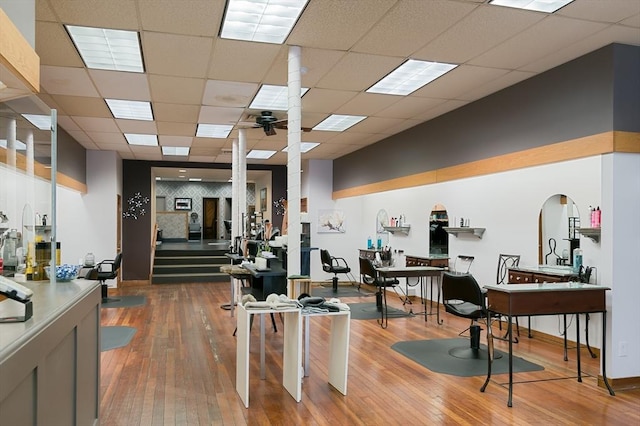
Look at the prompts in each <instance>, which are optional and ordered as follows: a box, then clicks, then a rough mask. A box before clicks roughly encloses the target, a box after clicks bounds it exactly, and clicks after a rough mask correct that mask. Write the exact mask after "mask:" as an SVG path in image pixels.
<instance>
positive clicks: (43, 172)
mask: <svg viewBox="0 0 640 426" xmlns="http://www.w3.org/2000/svg"><path fill="white" fill-rule="evenodd" d="M7 157H8V156H7V150H6V149H5V148H1V147H0V163H2V164H8V163H7V161H8V159H7ZM16 168H17V169H19V170H22V171H23V172H26V170H27V157H26V156H25V155H23V154H20V153H16ZM33 174H34V175H35V176H37V177H39V178H41V179H44V180H48V181H51V169H50V168H48V167H45V166H44V165H43V164H41V163H38V162H37V161H34V163H33ZM56 179H57V183H58V185H60V186H64V187H65V188H69V189H72V190H74V191H78V192H80V193H82V194H86V193H87V191H88V190H87V184H86V183H82V182H80V181H77V180H75V179H73V178H70V177H69V176H67V175H65V174H63V173H60V172H58V173H57V174H56Z"/></svg>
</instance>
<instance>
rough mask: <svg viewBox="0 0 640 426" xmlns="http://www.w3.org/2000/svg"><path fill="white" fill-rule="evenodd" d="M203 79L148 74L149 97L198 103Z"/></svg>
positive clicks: (180, 102)
mask: <svg viewBox="0 0 640 426" xmlns="http://www.w3.org/2000/svg"><path fill="white" fill-rule="evenodd" d="M204 84H205V80H204V79H199V78H198V79H196V78H184V77H182V78H181V77H170V76H164V75H149V88H150V89H151V97H152V99H153V101H154V103H155V102H164V103H169V104H171V103H174V104H191V105H200V101H201V100H202V91H203V90H204Z"/></svg>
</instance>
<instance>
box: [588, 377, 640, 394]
mask: <svg viewBox="0 0 640 426" xmlns="http://www.w3.org/2000/svg"><path fill="white" fill-rule="evenodd" d="M608 381H609V384H610V385H611V387H612V388H613V390H614V391H615V392H618V391H627V390H632V389H640V377H621V378H618V379H612V378H608ZM598 387H601V388H605V389H606V388H607V387H606V385H605V384H604V380H603V379H602V376H601V375H598Z"/></svg>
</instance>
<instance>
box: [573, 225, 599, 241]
mask: <svg viewBox="0 0 640 426" xmlns="http://www.w3.org/2000/svg"><path fill="white" fill-rule="evenodd" d="M578 232H579V233H580V234H581V235H582V236H584V237H587V238H590V239H591V240H593V241H594V242H596V243H599V242H600V228H578Z"/></svg>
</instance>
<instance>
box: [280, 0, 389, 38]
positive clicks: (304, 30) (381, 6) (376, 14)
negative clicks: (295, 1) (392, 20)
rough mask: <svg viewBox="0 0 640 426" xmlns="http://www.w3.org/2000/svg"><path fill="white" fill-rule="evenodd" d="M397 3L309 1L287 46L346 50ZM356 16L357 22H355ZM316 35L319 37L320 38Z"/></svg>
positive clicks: (368, 0) (364, 0) (342, 0)
mask: <svg viewBox="0 0 640 426" xmlns="http://www.w3.org/2000/svg"><path fill="white" fill-rule="evenodd" d="M395 3H396V1H371V0H349V1H344V0H323V1H311V2H309V4H307V7H306V9H305V11H304V13H303V14H302V16H301V17H300V19H299V20H298V24H297V25H296V26H295V27H294V29H293V31H291V34H290V35H289V38H288V39H287V44H289V45H294V46H303V47H319V48H323V49H335V50H348V49H350V48H351V47H352V46H353V45H354V43H356V42H357V41H358V40H360V39H361V38H362V37H363V36H364V35H365V34H366V33H367V32H368V31H369V30H370V29H371V28H372V27H373V26H374V25H375V23H376V22H378V21H379V20H380V19H381V18H382V17H383V16H384V14H385V13H387V11H388V10H389V9H390V8H391V7H392V6H393V5H394V4H395ZM355 16H357V17H358V19H354V17H355ZM319 34H322V36H321V37H319Z"/></svg>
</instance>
